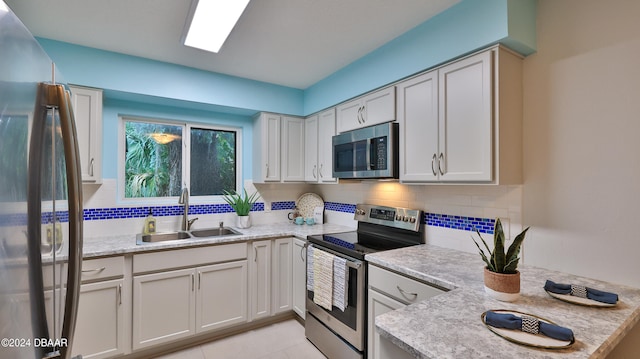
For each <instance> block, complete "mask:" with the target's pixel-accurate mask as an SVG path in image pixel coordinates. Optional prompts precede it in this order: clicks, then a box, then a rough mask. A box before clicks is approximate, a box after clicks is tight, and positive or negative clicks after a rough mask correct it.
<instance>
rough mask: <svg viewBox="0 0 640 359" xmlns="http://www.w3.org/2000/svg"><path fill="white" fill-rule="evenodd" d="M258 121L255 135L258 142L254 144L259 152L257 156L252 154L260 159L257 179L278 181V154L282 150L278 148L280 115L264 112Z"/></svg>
mask: <svg viewBox="0 0 640 359" xmlns="http://www.w3.org/2000/svg"><path fill="white" fill-rule="evenodd" d="M258 121H259V122H260V123H259V125H258V126H257V127H258V129H259V133H257V134H256V136H260V143H259V144H254V145H257V146H258V148H256V149H255V150H257V151H258V152H259V154H260V155H259V157H258V156H254V158H260V159H261V161H260V163H259V166H260V167H258V168H256V170H257V172H258V173H262V176H261V178H259V179H258V180H259V182H262V181H265V182H267V181H268V182H274V181H280V154H281V152H282V149H281V148H280V147H281V145H280V143H281V142H280V135H281V133H280V131H281V121H280V116H278V115H274V114H271V113H264V114H262V115H260V118H259V119H258ZM254 168H255V166H254Z"/></svg>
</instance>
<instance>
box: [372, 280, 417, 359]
mask: <svg viewBox="0 0 640 359" xmlns="http://www.w3.org/2000/svg"><path fill="white" fill-rule="evenodd" d="M368 301H369V306H368V311H369V313H368V318H367V319H368V325H367V326H368V337H367V338H368V341H369V342H368V344H367V345H368V349H369V358H374V359H385V358H394V359H395V358H399V359H404V358H412V356H411V355H409V353H407V352H405V351H404V350H402V349H400V347H398V346H396V345H395V344H393V343H392V342H391V341H389V340H387V339H385V338H383V337H381V336H380V334H378V331H377V330H376V324H375V318H376V317H377V316H378V315H381V314H384V313H387V312H390V311H392V310H396V309H399V308H402V307H404V304H402V303H400V302H398V301H396V300H393V299H391V298H389V297H387V296H384V295H382V294H380V293H378V292H376V291H375V290H369V299H368Z"/></svg>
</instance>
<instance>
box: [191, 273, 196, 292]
mask: <svg viewBox="0 0 640 359" xmlns="http://www.w3.org/2000/svg"><path fill="white" fill-rule="evenodd" d="M195 281H196V276H195V275H193V273H191V291H192V292H193V291H195V289H196V283H195Z"/></svg>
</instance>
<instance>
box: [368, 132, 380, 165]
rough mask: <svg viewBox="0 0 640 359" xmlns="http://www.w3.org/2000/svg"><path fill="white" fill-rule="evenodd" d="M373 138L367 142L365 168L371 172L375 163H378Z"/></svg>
mask: <svg viewBox="0 0 640 359" xmlns="http://www.w3.org/2000/svg"><path fill="white" fill-rule="evenodd" d="M374 141H375V138H370V139H369V140H368V141H367V168H368V169H369V170H371V171H374V170H375V169H376V163H378V159H377V156H376V153H375V149H376V146H375V144H374V143H373V142H374Z"/></svg>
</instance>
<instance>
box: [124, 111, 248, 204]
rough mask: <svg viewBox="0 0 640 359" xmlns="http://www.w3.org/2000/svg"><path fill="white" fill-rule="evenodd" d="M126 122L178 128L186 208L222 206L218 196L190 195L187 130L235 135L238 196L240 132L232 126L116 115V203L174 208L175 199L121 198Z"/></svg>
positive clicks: (173, 197) (240, 175)
mask: <svg viewBox="0 0 640 359" xmlns="http://www.w3.org/2000/svg"><path fill="white" fill-rule="evenodd" d="M126 122H144V123H154V124H160V125H170V126H179V127H182V187H181V188H185V187H186V188H188V189H189V203H190V204H202V203H214V204H217V203H226V202H225V201H224V200H223V199H222V195H212V196H193V195H191V178H190V176H191V129H192V128H197V129H205V130H214V131H227V132H234V133H235V136H236V138H235V150H236V153H235V156H236V164H235V167H236V178H235V183H236V186H235V187H236V188H235V190H236V191H238V192H240V191H241V190H242V187H243V186H242V159H243V156H242V128H241V127H234V126H225V125H219V124H215V123H204V122H189V121H181V120H171V119H161V118H157V117H142V116H132V115H119V116H118V160H117V166H118V169H117V172H118V183H117V186H116V187H117V192H118V197H117V198H118V202H119V203H122V204H138V205H139V204H145V205H148V204H177V203H178V199H179V196H168V197H137V198H127V197H125V190H124V188H125V156H126V154H125V123H126Z"/></svg>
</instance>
